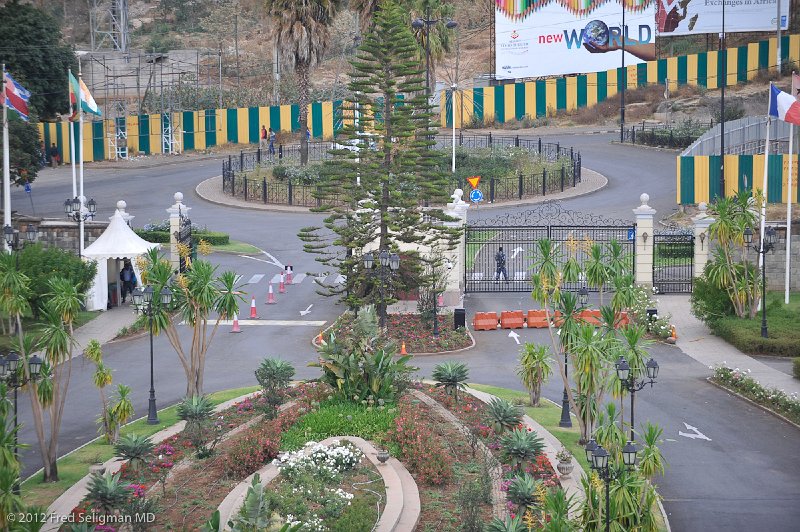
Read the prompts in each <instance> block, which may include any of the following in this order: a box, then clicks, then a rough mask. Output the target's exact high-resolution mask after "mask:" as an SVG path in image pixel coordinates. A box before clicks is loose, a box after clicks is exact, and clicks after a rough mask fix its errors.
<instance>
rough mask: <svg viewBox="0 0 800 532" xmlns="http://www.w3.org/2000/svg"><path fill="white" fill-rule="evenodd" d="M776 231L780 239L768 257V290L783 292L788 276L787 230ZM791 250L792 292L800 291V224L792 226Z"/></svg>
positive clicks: (790, 279)
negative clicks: (786, 276)
mask: <svg viewBox="0 0 800 532" xmlns="http://www.w3.org/2000/svg"><path fill="white" fill-rule="evenodd" d="M776 230H777V232H778V239H777V241H776V242H775V249H774V250H773V251H772V252H770V253H767V255H766V271H767V290H778V291H782V290H783V289H784V281H785V275H786V228H785V227H777V228H776ZM791 249H792V264H791V270H790V276H789V287H790V289H791V290H800V223H793V224H792V246H791ZM753 255H755V253H753ZM754 260H755V259H754Z"/></svg>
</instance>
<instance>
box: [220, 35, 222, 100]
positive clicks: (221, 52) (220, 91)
mask: <svg viewBox="0 0 800 532" xmlns="http://www.w3.org/2000/svg"><path fill="white" fill-rule="evenodd" d="M219 108H220V109H222V41H220V42H219Z"/></svg>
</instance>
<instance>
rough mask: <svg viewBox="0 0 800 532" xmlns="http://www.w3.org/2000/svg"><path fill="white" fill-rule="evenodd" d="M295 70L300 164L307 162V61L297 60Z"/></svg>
mask: <svg viewBox="0 0 800 532" xmlns="http://www.w3.org/2000/svg"><path fill="white" fill-rule="evenodd" d="M295 72H297V88H298V89H299V91H300V165H301V166H305V165H306V163H308V139H307V138H306V128H308V105H309V103H310V102H309V90H308V89H309V83H310V81H309V79H308V76H309V72H310V69H309V67H308V63H301V62H299V61H298V62H297V64H296V65H295Z"/></svg>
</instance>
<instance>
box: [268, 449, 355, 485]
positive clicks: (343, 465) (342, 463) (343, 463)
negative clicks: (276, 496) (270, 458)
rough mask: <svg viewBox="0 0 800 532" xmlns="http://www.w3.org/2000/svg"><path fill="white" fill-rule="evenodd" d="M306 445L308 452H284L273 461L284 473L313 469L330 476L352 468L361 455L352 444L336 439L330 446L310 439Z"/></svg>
mask: <svg viewBox="0 0 800 532" xmlns="http://www.w3.org/2000/svg"><path fill="white" fill-rule="evenodd" d="M306 447H307V448H308V447H310V452H309V453H308V454H306V452H305V451H303V450H299V451H294V452H289V453H286V454H285V455H283V456H282V457H281V459H280V461H276V462H275V463H276V465H278V466H279V467H281V468H282V470H283V471H284V472H286V473H293V472H299V471H301V470H313V471H315V472H317V473H322V474H323V475H325V476H330V475H337V474H339V473H342V472H344V471H347V470H348V469H352V468H353V467H354V466H355V465H356V464H357V463H358V462H359V461H360V460H361V456H362V453H361V451H359V450H358V449H356V448H355V447H353V446H352V445H349V444H341V443H340V442H338V441H335V442H333V444H332V445H331V446H326V445H322V444H320V443H317V442H314V441H310V442H308V443H306ZM326 474H327V475H326Z"/></svg>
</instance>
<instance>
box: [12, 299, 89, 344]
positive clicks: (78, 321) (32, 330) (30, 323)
mask: <svg viewBox="0 0 800 532" xmlns="http://www.w3.org/2000/svg"><path fill="white" fill-rule="evenodd" d="M99 314H100V311H92V312H89V311H85V310H84V311H80V312H78V316H77V317H76V318H75V328H76V329H77V328H78V327H80V326H81V325H85V324H86V323H89V322H90V321H92V320H93V319H95V318H96V317H97V316H98V315H99ZM5 322H6V327H8V320H7V319H6V320H5ZM42 326H43V323H42V322H41V321H36V320H34V319H33V318H32V317H28V318H23V319H22V330H23V331H25V333H26V334H32V335H34V336H38V334H39V333H40V332H41V330H42ZM13 339H16V336H15V337H14V338H13ZM12 341H13V340H12V337H11V336H8V335H3V336H0V352H3V353H5V352H7V351H9V350H11V349H12V347H11V346H12Z"/></svg>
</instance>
